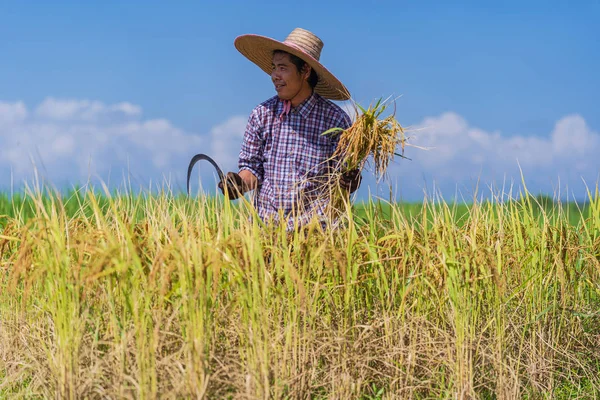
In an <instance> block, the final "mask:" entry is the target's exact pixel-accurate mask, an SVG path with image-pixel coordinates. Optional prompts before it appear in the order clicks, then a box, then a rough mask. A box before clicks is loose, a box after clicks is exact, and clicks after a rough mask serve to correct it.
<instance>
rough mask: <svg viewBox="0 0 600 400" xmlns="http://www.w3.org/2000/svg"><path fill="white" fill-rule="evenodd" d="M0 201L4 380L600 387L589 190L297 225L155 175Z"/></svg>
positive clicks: (240, 391) (234, 392)
mask: <svg viewBox="0 0 600 400" xmlns="http://www.w3.org/2000/svg"><path fill="white" fill-rule="evenodd" d="M0 204H1V207H2V210H3V211H2V216H1V217H0V229H1V230H0V398H49V397H59V398H73V399H74V398H142V399H152V398H190V397H196V398H207V399H214V398H236V399H237V398H248V399H266V398H269V399H270V398H277V399H280V398H281V399H284V398H289V399H295V398H339V399H356V398H363V399H373V398H377V399H402V398H407V399H408V398H411V399H430V398H464V399H466V398H484V399H494V398H497V399H512V398H553V399H554V398H559V399H561V398H563V399H566V398H598V397H599V396H600V378H599V376H600V374H599V372H600V371H599V368H600V352H599V351H598V343H600V313H598V309H599V307H600V285H599V284H598V282H600V279H599V278H600V196H599V192H598V190H597V189H596V190H595V191H594V192H590V193H589V196H588V201H587V204H586V205H585V207H583V206H579V207H577V206H574V207H573V206H572V205H568V204H562V203H561V202H559V201H556V202H553V203H552V204H539V201H536V198H535V197H533V196H531V195H529V194H528V193H522V194H521V196H520V198H519V199H517V200H515V201H512V200H507V199H506V198H505V196H504V195H503V194H492V195H491V196H490V200H488V201H486V202H477V203H473V204H470V205H468V206H465V205H460V206H459V205H457V204H451V203H446V202H444V201H443V200H442V199H441V198H439V197H435V196H434V197H431V198H425V199H424V201H423V202H422V203H420V204H411V205H404V204H395V203H383V202H376V201H369V202H367V203H364V204H362V205H360V206H359V207H357V206H355V207H353V208H352V207H350V208H348V209H347V210H346V211H345V215H346V217H347V219H348V220H347V223H346V224H344V225H342V226H340V227H338V228H337V229H333V230H323V229H322V227H321V225H320V224H318V223H315V224H312V225H310V226H308V227H307V228H306V229H304V230H299V231H298V232H293V233H290V232H288V231H286V229H285V226H278V225H268V226H265V225H263V224H261V223H260V222H259V221H258V220H257V218H256V216H255V215H254V213H253V211H252V209H251V208H250V207H248V205H247V203H244V202H239V203H237V204H236V203H233V204H231V203H229V202H227V203H225V202H223V201H222V200H220V199H218V198H212V197H205V196H199V197H197V198H194V199H189V198H186V197H182V196H175V195H173V194H172V193H170V191H169V190H168V189H166V190H164V191H163V192H162V193H159V194H154V195H150V194H140V195H132V194H127V193H124V194H114V193H113V194H111V193H108V192H106V193H104V194H99V193H98V192H93V191H75V192H72V193H69V194H60V193H55V192H49V191H47V192H44V193H42V192H41V191H31V192H29V193H27V194H26V195H23V196H20V197H13V198H10V199H9V198H6V197H5V198H3V199H2V200H1V201H0ZM574 216H575V217H574Z"/></svg>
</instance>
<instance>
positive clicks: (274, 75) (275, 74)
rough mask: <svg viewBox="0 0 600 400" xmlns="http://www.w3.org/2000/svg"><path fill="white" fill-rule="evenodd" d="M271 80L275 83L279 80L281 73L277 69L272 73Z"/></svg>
mask: <svg viewBox="0 0 600 400" xmlns="http://www.w3.org/2000/svg"><path fill="white" fill-rule="evenodd" d="M271 79H273V80H274V81H275V80H277V79H279V72H277V70H276V69H274V70H273V71H271Z"/></svg>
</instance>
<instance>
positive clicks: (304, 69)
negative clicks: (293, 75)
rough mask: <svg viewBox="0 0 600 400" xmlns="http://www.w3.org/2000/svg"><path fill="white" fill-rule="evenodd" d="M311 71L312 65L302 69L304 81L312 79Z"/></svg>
mask: <svg viewBox="0 0 600 400" xmlns="http://www.w3.org/2000/svg"><path fill="white" fill-rule="evenodd" d="M311 70H312V68H311V67H310V65H308V64H304V67H302V74H303V75H304V79H308V78H309V77H310V72H311Z"/></svg>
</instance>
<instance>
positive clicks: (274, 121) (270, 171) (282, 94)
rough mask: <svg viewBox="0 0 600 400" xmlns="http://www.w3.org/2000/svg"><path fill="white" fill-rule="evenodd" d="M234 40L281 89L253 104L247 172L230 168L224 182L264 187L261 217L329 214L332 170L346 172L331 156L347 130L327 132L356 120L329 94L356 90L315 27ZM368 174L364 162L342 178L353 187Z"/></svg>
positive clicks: (239, 188)
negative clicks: (329, 59)
mask: <svg viewBox="0 0 600 400" xmlns="http://www.w3.org/2000/svg"><path fill="white" fill-rule="evenodd" d="M234 44H235V47H236V48H237V49H238V50H239V51H240V52H241V53H242V54H243V55H244V56H246V57H247V58H248V59H249V60H250V61H252V62H254V63H255V64H257V65H258V66H259V67H260V68H261V69H262V70H263V71H265V72H267V73H268V74H270V75H271V80H272V82H273V85H274V86H275V90H276V92H277V95H276V96H274V97H273V98H271V99H269V100H267V101H265V102H263V103H261V104H260V105H258V106H257V107H256V108H255V109H254V110H253V111H252V113H251V115H250V118H249V120H248V124H247V126H246V131H245V133H244V139H243V143H242V148H241V151H240V156H239V173H235V172H229V173H228V174H227V179H226V180H227V184H226V186H225V188H224V187H223V185H222V184H219V187H220V188H221V190H222V191H223V192H225V191H227V193H228V195H229V198H230V199H236V198H238V197H239V196H240V195H243V194H244V193H245V192H248V191H250V190H256V193H255V200H254V202H255V206H256V209H257V212H258V215H259V217H260V218H261V219H262V220H263V221H265V222H268V221H271V220H275V221H278V220H280V219H281V218H283V219H284V220H285V221H286V223H287V227H288V229H290V230H291V229H294V228H295V227H296V226H302V225H305V224H306V223H307V222H308V221H310V220H311V219H312V218H313V217H316V218H318V219H319V220H321V221H322V222H324V221H326V219H327V217H328V213H327V208H328V205H329V202H330V200H331V196H330V194H331V189H332V187H331V186H332V176H333V177H335V176H339V174H338V175H336V174H334V173H333V171H335V170H336V169H338V167H339V166H337V165H336V163H335V161H334V160H332V158H331V157H332V154H333V152H334V151H335V149H336V146H337V143H338V140H339V133H329V134H325V135H324V134H323V133H324V132H326V131H327V130H329V129H331V128H342V129H346V128H348V127H350V124H351V121H350V118H349V117H348V114H346V112H344V111H343V110H342V109H341V108H340V107H339V106H337V105H336V104H334V103H333V102H331V101H329V100H326V99H332V100H347V99H349V98H350V94H349V92H348V90H347V89H346V87H345V86H344V85H343V84H342V83H341V82H340V81H339V80H338V79H337V78H336V77H335V76H334V75H333V74H331V73H330V72H329V71H328V70H327V69H326V68H325V67H324V66H323V65H321V63H320V62H319V58H320V54H321V49H322V48H323V42H322V41H321V40H320V39H319V38H318V37H317V36H315V35H314V34H313V33H311V32H309V31H306V30H304V29H300V28H296V29H294V31H292V33H291V34H290V35H289V36H288V37H287V38H286V39H285V40H284V41H283V42H280V41H277V40H274V39H270V38H267V37H264V36H258V35H243V36H240V37H238V38H236V40H235V42H234ZM338 179H339V178H338ZM360 181H361V176H360V173H359V171H358V170H356V171H352V172H350V173H347V174H345V175H342V177H341V179H339V184H340V185H341V186H342V187H344V188H345V189H347V190H348V191H349V192H350V193H352V192H354V191H355V190H356V189H357V188H358V186H359V185H360ZM333 184H334V185H336V184H337V181H336V182H333Z"/></svg>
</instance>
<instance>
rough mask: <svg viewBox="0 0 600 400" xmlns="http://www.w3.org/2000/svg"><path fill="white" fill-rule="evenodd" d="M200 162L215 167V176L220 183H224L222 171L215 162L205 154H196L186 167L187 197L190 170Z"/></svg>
mask: <svg viewBox="0 0 600 400" xmlns="http://www.w3.org/2000/svg"><path fill="white" fill-rule="evenodd" d="M200 160H206V161H208V162H209V163H211V164H212V166H213V167H215V169H216V170H217V175H219V180H220V181H221V182H225V175H223V171H221V168H219V166H218V165H217V163H216V162H215V160H213V159H212V158H210V157H209V156H207V155H206V154H196V155H195V156H194V157H192V159H191V161H190V165H189V167H188V172H187V194H188V196H189V195H190V176H191V175H192V169H193V168H194V165H195V164H196V163H197V162H198V161H200Z"/></svg>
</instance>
